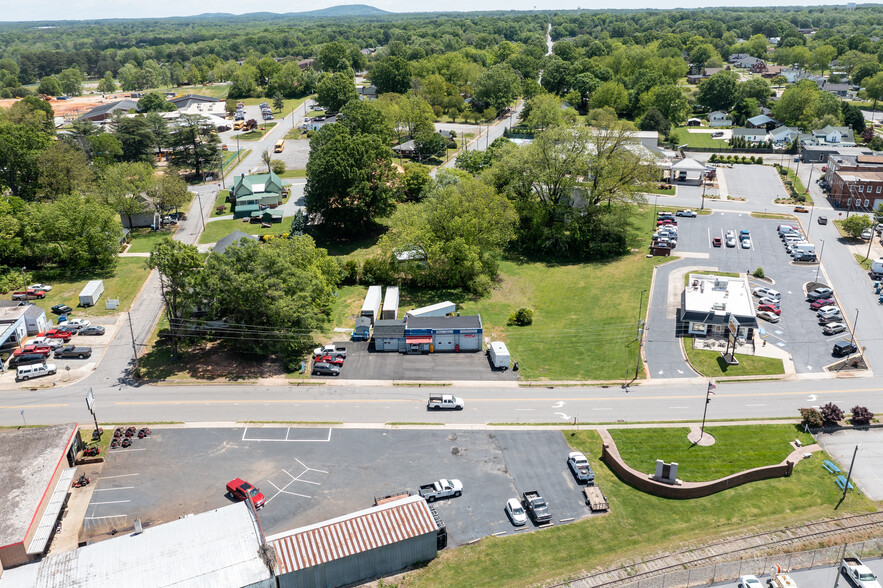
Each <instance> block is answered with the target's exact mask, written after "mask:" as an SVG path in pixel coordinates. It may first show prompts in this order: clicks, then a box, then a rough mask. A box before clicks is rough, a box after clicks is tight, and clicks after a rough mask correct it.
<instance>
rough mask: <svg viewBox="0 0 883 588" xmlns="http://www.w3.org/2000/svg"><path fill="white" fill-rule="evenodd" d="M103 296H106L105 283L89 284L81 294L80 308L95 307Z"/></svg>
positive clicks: (93, 281) (95, 282) (97, 281)
mask: <svg viewBox="0 0 883 588" xmlns="http://www.w3.org/2000/svg"><path fill="white" fill-rule="evenodd" d="M102 294H104V281H102V280H92V281H91V282H87V283H86V287H85V288H83V290H82V292H80V306H95V304H97V303H98V299H99V298H101V295H102Z"/></svg>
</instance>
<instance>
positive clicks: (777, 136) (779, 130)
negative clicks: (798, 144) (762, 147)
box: [768, 126, 801, 147]
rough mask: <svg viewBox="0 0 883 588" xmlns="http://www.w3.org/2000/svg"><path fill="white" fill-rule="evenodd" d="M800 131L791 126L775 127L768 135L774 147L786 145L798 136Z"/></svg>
mask: <svg viewBox="0 0 883 588" xmlns="http://www.w3.org/2000/svg"><path fill="white" fill-rule="evenodd" d="M800 134H801V133H800V131H799V130H797V129H795V128H792V127H785V126H782V127H776V128H775V129H773V130H771V131H770V132H769V133H768V135H769V138H770V139H772V140H773V146H774V147H788V146H789V145H791V144H792V143H793V142H794V139H797V138H798V137H799V136H800Z"/></svg>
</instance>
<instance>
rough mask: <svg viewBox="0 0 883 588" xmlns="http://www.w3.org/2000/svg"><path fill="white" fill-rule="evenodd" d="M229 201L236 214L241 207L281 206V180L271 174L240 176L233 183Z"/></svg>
mask: <svg viewBox="0 0 883 588" xmlns="http://www.w3.org/2000/svg"><path fill="white" fill-rule="evenodd" d="M230 200H231V201H232V202H233V205H234V207H235V210H236V212H237V213H238V212H239V208H240V207H241V206H243V205H246V206H249V205H258V206H260V205H266V206H269V207H270V208H276V207H277V206H279V205H280V204H282V180H280V179H279V176H277V175H276V174H274V173H273V172H270V173H268V174H256V175H250V176H247V175H245V174H242V175H241V176H239V177H237V178H236V179H235V180H234V181H233V187H232V188H231V189H230ZM242 216H248V215H242Z"/></svg>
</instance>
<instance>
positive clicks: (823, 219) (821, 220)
mask: <svg viewBox="0 0 883 588" xmlns="http://www.w3.org/2000/svg"><path fill="white" fill-rule="evenodd" d="M816 220H818V222H819V224H820V225H827V224H828V217H827V216H820V217H819V218H818V219H816Z"/></svg>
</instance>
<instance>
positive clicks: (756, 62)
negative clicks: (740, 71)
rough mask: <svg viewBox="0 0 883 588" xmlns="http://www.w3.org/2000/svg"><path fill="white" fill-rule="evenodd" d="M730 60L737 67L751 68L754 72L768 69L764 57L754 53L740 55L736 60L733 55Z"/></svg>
mask: <svg viewBox="0 0 883 588" xmlns="http://www.w3.org/2000/svg"><path fill="white" fill-rule="evenodd" d="M730 61H731V63H733V65H735V66H736V67H743V68H745V69H748V70H751V72H752V73H762V72H764V71H766V62H765V61H764V60H763V59H760V58H758V57H754V56H753V55H748V56H746V57H740V58H739V59H737V60H735V61H733V59H732V57H731V58H730Z"/></svg>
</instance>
